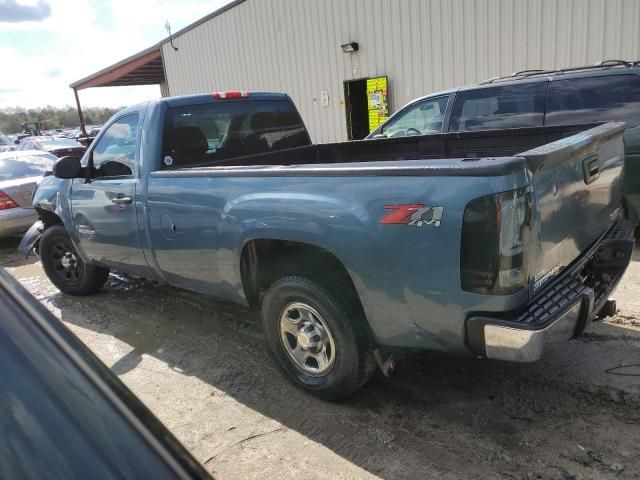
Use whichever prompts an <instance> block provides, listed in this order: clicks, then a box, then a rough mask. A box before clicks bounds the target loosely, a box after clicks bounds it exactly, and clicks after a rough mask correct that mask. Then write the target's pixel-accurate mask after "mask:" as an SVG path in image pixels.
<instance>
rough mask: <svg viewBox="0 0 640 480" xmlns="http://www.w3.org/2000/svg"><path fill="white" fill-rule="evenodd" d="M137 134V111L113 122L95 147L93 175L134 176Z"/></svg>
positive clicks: (100, 176) (101, 176) (99, 176)
mask: <svg viewBox="0 0 640 480" xmlns="http://www.w3.org/2000/svg"><path fill="white" fill-rule="evenodd" d="M137 134H138V114H137V113H134V114H131V115H126V116H124V117H122V118H119V119H118V120H116V121H115V122H114V123H112V124H111V125H110V126H109V128H107V130H106V131H105V132H104V135H102V137H100V140H99V141H98V143H97V144H96V146H95V148H94V149H93V152H92V156H93V168H94V175H93V176H94V177H95V178H104V177H132V176H133V172H134V170H135V162H136V144H137V136H138V135H137Z"/></svg>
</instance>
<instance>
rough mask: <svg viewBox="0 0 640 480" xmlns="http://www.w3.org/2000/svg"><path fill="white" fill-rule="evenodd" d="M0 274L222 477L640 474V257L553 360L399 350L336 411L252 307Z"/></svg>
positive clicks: (5, 254) (8, 250) (0, 249)
mask: <svg viewBox="0 0 640 480" xmlns="http://www.w3.org/2000/svg"><path fill="white" fill-rule="evenodd" d="M16 245H17V242H14V241H4V242H2V243H0V263H3V262H6V261H8V260H12V259H15V258H16V256H17V255H16V254H15V252H14V250H13V249H14V248H15V246H16ZM6 268H8V270H9V271H10V272H11V273H12V274H13V275H14V276H15V277H16V278H18V279H19V280H20V282H21V283H22V284H23V285H24V286H25V287H26V288H27V289H28V290H30V291H31V292H32V293H33V294H34V295H35V296H36V297H37V298H38V299H39V300H41V301H42V302H43V303H44V304H45V305H46V306H47V307H48V308H49V309H50V310H51V311H52V312H53V313H54V314H55V315H56V316H58V317H59V318H60V319H61V320H62V321H63V322H64V324H65V325H66V326H67V327H69V328H70V329H71V330H72V331H73V332H74V333H75V334H76V335H77V336H78V337H79V338H80V339H81V340H82V341H84V342H85V343H86V344H87V345H88V346H89V347H90V348H91V349H92V350H93V351H94V352H95V353H96V355H98V357H99V358H100V359H101V360H102V361H104V362H105V363H106V364H107V365H108V366H109V367H110V368H111V369H112V370H113V372H114V373H116V374H117V375H118V376H119V377H120V378H121V379H122V380H123V381H124V382H125V383H126V384H127V385H128V386H129V388H131V390H132V391H133V392H134V393H135V394H136V395H138V396H139V397H140V398H141V399H142V400H143V401H144V402H145V403H146V404H147V405H148V406H149V408H151V410H152V411H153V412H154V413H155V414H156V415H157V416H158V417H159V418H160V419H161V420H162V421H163V422H164V423H165V424H166V425H167V426H168V427H169V428H170V429H171V430H172V431H173V432H174V433H175V434H176V436H177V437H178V438H179V439H180V440H181V441H182V442H183V443H184V444H185V445H186V447H187V448H189V450H191V451H192V452H193V454H194V455H195V456H196V457H197V458H198V459H199V460H200V461H201V462H202V463H203V464H205V466H206V468H207V469H208V470H209V471H210V472H212V473H214V475H216V477H217V478H222V479H237V478H248V479H254V478H255V479H258V478H260V479H264V478H277V479H289V478H291V479H316V478H318V479H319V478H323V479H326V478H336V479H347V478H349V479H351V478H411V479H459V478H473V479H527V480H528V479H567V480H568V479H592V478H593V479H601V478H602V479H621V478H625V479H626V478H629V479H632V478H640V409H639V407H640V376H639V375H640V367H639V366H638V364H640V289H639V285H640V252H636V254H635V256H634V261H633V263H632V265H631V267H630V269H629V271H628V272H627V274H626V276H625V278H624V279H623V282H622V284H621V285H620V287H619V288H618V291H617V292H616V295H615V297H614V298H616V299H617V300H618V307H619V310H620V312H619V314H618V315H617V316H616V317H615V318H613V319H610V320H609V321H606V322H600V323H597V324H594V325H593V326H592V327H590V329H589V331H588V332H587V334H586V335H585V336H584V337H582V338H581V339H579V340H574V341H571V342H569V343H567V344H564V345H560V346H557V347H554V348H551V349H549V350H548V351H547V352H546V355H545V358H544V360H542V361H540V362H538V363H536V364H532V365H516V364H506V363H500V362H493V361H487V360H477V359H473V358H457V357H451V356H446V355H441V354H437V355H436V354H427V353H411V354H405V355H403V356H402V358H400V359H399V362H398V363H399V368H398V371H397V373H396V374H395V376H393V377H392V378H390V379H386V378H384V377H382V376H381V375H378V376H376V377H375V378H374V379H373V380H372V381H371V382H370V383H369V384H368V385H367V386H366V387H365V388H364V389H363V390H362V391H360V392H358V393H356V394H355V395H354V396H353V397H351V398H350V399H348V400H347V401H345V402H343V403H339V404H331V403H325V402H322V401H319V400H316V399H314V398H313V397H310V396H308V395H306V394H304V393H302V392H300V391H299V390H297V389H296V388H294V387H293V386H291V385H290V384H289V383H288V382H287V380H286V379H285V378H284V377H283V376H282V375H281V373H280V372H279V370H277V368H276V367H275V365H274V363H273V362H272V361H271V359H270V358H269V357H268V355H267V354H266V350H265V348H264V345H263V340H262V336H261V332H260V328H259V326H258V322H257V317H256V315H255V314H254V313H253V312H251V311H249V310H246V309H243V308H240V307H237V306H235V305H231V304H227V303H221V302H217V301H215V300H212V299H210V298H207V297H203V296H200V295H196V294H191V293H187V292H183V291H180V290H176V289H171V288H167V287H159V286H156V285H153V284H151V283H149V282H141V281H136V280H134V279H131V278H129V277H126V276H118V277H111V278H110V280H109V282H108V284H107V286H106V288H104V289H103V290H102V291H101V292H100V293H99V294H97V295H95V296H92V297H87V298H73V297H68V296H65V295H61V294H60V293H59V292H57V290H56V289H55V288H54V287H53V286H52V285H51V284H50V283H49V281H48V280H47V279H46V277H45V276H44V274H43V272H42V269H41V267H40V265H39V263H38V262H37V261H35V260H34V259H31V260H30V261H27V262H24V261H16V262H13V263H10V264H7V265H6Z"/></svg>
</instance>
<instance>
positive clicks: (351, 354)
mask: <svg viewBox="0 0 640 480" xmlns="http://www.w3.org/2000/svg"><path fill="white" fill-rule="evenodd" d="M261 314H262V326H263V329H264V332H265V337H266V340H267V343H268V345H269V349H270V351H271V353H272V355H273V356H274V358H275V360H276V361H277V363H278V365H279V366H280V367H281V368H282V369H283V370H284V372H285V373H286V374H287V376H288V377H289V378H290V379H291V380H292V381H293V382H294V384H296V385H297V386H299V387H302V388H303V389H305V390H307V391H308V392H310V393H312V394H313V395H315V396H317V397H320V398H322V399H325V400H338V399H340V398H344V397H346V396H348V395H349V394H351V393H352V392H354V391H355V390H357V389H358V388H360V387H361V386H362V385H364V384H365V383H366V382H367V381H368V380H369V378H371V375H372V374H373V372H374V371H375V360H374V358H373V352H372V342H371V338H370V335H369V331H368V328H367V325H366V320H365V319H364V315H363V313H362V308H361V307H360V305H359V303H358V302H357V299H356V298H354V295H353V294H352V293H351V292H350V291H349V290H348V289H344V288H342V289H341V288H336V287H333V288H329V287H327V286H326V285H323V284H321V283H320V282H318V281H316V280H312V279H309V278H305V277H301V276H288V277H284V278H281V279H279V280H277V281H276V282H274V283H273V285H272V286H271V287H270V288H269V290H268V291H267V293H266V295H265V297H264V300H263V303H262V311H261Z"/></svg>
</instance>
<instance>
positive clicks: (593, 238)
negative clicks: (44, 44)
mask: <svg viewBox="0 0 640 480" xmlns="http://www.w3.org/2000/svg"><path fill="white" fill-rule="evenodd" d="M623 130H624V124H622V123H613V122H612V123H606V124H599V125H573V126H569V127H565V126H559V127H534V128H517V129H504V130H495V131H492V132H466V133H452V134H449V133H447V134H435V135H426V136H416V137H404V138H391V139H387V140H383V141H380V140H371V141H361V142H347V143H336V144H327V145H313V144H311V142H310V139H309V135H308V134H307V131H306V128H305V126H304V124H303V123H302V120H301V118H300V115H299V114H298V112H297V110H296V108H295V106H294V105H293V103H292V101H291V99H290V98H289V97H288V96H287V95H285V94H280V93H253V92H252V93H249V92H224V93H216V94H213V95H211V94H207V95H193V96H186V97H174V98H163V99H159V100H154V101H151V102H148V103H144V104H141V105H136V106H133V107H130V108H128V109H125V110H123V111H121V112H119V113H118V114H116V115H115V116H114V117H113V118H112V119H111V120H109V121H108V122H107V123H106V124H105V126H104V128H103V129H102V131H101V132H100V134H99V135H98V137H96V139H95V141H94V142H93V144H92V145H91V147H90V148H89V150H88V151H87V153H86V154H85V155H84V156H83V158H82V159H78V158H75V157H65V158H62V159H60V160H59V161H58V162H57V163H56V164H55V166H54V168H53V175H49V176H45V177H44V179H43V180H42V181H41V182H40V184H39V185H38V188H37V190H36V191H35V193H34V197H33V206H34V207H35V209H36V210H37V212H38V214H39V215H40V219H41V221H40V223H38V224H36V225H35V226H34V227H33V228H32V229H31V230H30V232H29V233H28V234H27V236H26V237H25V238H24V240H23V246H24V247H25V251H28V250H30V249H31V248H35V250H36V251H37V252H38V254H39V255H40V258H41V260H42V266H43V268H44V270H45V272H46V274H47V276H48V277H49V279H50V280H51V282H52V283H53V284H54V285H56V286H57V287H58V288H59V289H60V290H61V291H63V292H65V293H68V294H72V295H88V294H91V293H93V292H95V291H97V290H98V289H99V288H100V287H101V286H102V285H103V284H104V282H105V281H106V279H107V275H108V273H109V270H110V269H115V270H118V271H121V272H126V273H130V274H134V275H138V276H141V277H145V278H149V279H153V280H155V281H157V282H160V283H164V284H168V285H172V286H175V287H178V288H183V289H188V290H193V291H197V292H201V293H204V294H208V295H212V296H216V297H219V298H222V299H225V300H228V301H233V302H237V303H240V304H244V305H247V306H250V307H253V308H255V309H256V310H259V311H260V313H261V317H262V325H263V330H264V333H265V336H266V339H267V342H268V344H269V347H270V349H271V352H272V353H273V355H274V357H275V359H276V360H277V362H278V364H279V365H280V366H281V367H282V369H283V370H284V372H286V374H287V375H288V376H289V377H290V378H291V379H292V380H293V381H294V382H295V383H296V384H297V385H299V386H301V387H303V388H305V389H307V390H308V391H310V392H313V393H314V394H316V395H319V396H321V397H323V398H327V399H335V398H339V397H341V396H345V395H348V394H349V393H351V392H353V391H354V390H355V389H357V388H358V387H360V386H361V385H363V384H364V382H366V381H367V380H368V379H369V377H370V376H371V374H372V373H373V372H374V370H375V368H376V365H379V366H380V367H381V369H382V370H383V372H387V373H388V370H389V368H390V366H391V364H392V361H391V357H390V354H391V352H392V351H393V348H392V347H402V348H421V349H430V350H438V351H444V352H452V353H460V354H471V355H474V356H483V357H488V358H492V359H499V360H507V361H516V362H531V361H535V360H537V359H538V358H540V356H541V355H542V350H543V348H544V346H545V345H546V344H547V343H548V342H552V341H556V340H568V339H570V338H573V337H575V336H578V335H580V334H581V332H582V331H583V330H584V328H585V326H586V325H587V323H588V322H589V321H591V319H592V318H594V317H596V316H598V315H607V314H611V313H612V312H613V310H614V304H613V303H612V301H610V300H609V296H610V294H611V293H612V292H613V290H614V288H615V287H616V285H617V283H618V281H619V280H620V278H621V276H622V274H623V273H624V271H625V269H626V267H627V265H628V263H629V261H630V258H631V252H632V249H633V235H632V232H633V230H632V227H631V224H630V223H629V222H626V221H624V220H622V208H621V204H622V188H621V187H622V177H621V175H622V165H623V159H624V145H623Z"/></svg>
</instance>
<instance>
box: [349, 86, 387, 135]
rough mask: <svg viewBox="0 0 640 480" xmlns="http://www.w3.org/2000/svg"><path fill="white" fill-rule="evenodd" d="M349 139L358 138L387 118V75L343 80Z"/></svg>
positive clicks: (371, 130) (367, 133)
mask: <svg viewBox="0 0 640 480" xmlns="http://www.w3.org/2000/svg"><path fill="white" fill-rule="evenodd" d="M344 98H345V107H346V109H345V110H346V114H347V134H348V135H349V140H359V139H361V138H364V137H366V136H367V135H369V133H371V132H373V131H374V130H375V129H376V128H378V126H379V125H380V124H381V123H383V122H384V121H385V120H387V118H389V98H388V96H387V77H375V78H362V79H360V80H351V81H347V82H344Z"/></svg>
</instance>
